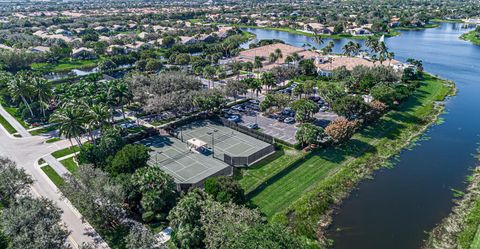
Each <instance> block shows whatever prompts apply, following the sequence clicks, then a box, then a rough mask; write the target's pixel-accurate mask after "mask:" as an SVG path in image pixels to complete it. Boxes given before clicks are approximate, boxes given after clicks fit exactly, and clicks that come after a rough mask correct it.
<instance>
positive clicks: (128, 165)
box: [108, 144, 150, 175]
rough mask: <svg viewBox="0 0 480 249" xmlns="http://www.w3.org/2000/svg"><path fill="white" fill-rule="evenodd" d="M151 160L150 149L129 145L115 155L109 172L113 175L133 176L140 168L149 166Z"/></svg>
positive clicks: (139, 145) (138, 145)
mask: <svg viewBox="0 0 480 249" xmlns="http://www.w3.org/2000/svg"><path fill="white" fill-rule="evenodd" d="M148 159H150V155H149V154H148V148H147V147H145V146H144V145H141V144H135V145H133V144H127V145H125V146H124V147H123V148H122V149H121V150H119V151H118V152H117V154H115V157H114V158H113V160H112V162H111V163H110V165H109V166H108V172H109V173H110V174H112V175H118V174H123V173H127V174H133V173H134V172H135V170H137V169H138V168H141V167H144V166H146V165H147V161H148Z"/></svg>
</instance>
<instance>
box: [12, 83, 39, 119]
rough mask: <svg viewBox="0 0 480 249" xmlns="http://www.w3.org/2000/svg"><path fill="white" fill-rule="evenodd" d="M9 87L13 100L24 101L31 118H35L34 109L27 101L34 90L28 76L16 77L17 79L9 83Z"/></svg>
mask: <svg viewBox="0 0 480 249" xmlns="http://www.w3.org/2000/svg"><path fill="white" fill-rule="evenodd" d="M7 87H8V91H9V92H10V94H11V95H12V98H13V99H19V100H21V101H23V103H24V104H25V106H26V107H27V108H28V111H29V112H30V116H31V117H32V118H33V117H34V115H33V111H32V108H31V107H30V104H29V103H28V101H27V98H29V97H30V96H31V95H32V92H33V88H32V85H31V84H30V82H29V81H28V79H27V78H26V76H22V75H16V77H12V78H11V80H10V82H8V86H7Z"/></svg>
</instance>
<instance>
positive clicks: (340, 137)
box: [325, 118, 360, 144]
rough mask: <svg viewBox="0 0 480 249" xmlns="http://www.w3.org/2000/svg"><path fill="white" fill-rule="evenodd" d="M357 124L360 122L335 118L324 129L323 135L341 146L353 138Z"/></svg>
mask: <svg viewBox="0 0 480 249" xmlns="http://www.w3.org/2000/svg"><path fill="white" fill-rule="evenodd" d="M359 124H360V122H359V121H356V120H355V121H349V120H347V119H346V118H337V119H335V120H333V121H332V122H331V123H330V124H329V125H328V126H327V127H326V128H325V134H327V135H328V136H330V137H331V138H332V140H333V142H334V143H336V144H341V143H344V142H346V141H348V140H349V139H350V138H351V137H352V136H353V134H354V133H355V131H356V130H357V128H358V126H359Z"/></svg>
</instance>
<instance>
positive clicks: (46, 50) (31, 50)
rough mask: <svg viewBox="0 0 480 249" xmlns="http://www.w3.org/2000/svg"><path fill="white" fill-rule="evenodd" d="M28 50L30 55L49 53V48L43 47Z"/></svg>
mask: <svg viewBox="0 0 480 249" xmlns="http://www.w3.org/2000/svg"><path fill="white" fill-rule="evenodd" d="M28 50H29V51H30V52H32V53H48V52H50V48H49V47H45V46H36V47H31V48H29V49H28Z"/></svg>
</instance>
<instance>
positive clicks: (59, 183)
mask: <svg viewBox="0 0 480 249" xmlns="http://www.w3.org/2000/svg"><path fill="white" fill-rule="evenodd" d="M41 169H42V170H43V172H44V173H45V174H46V175H47V176H48V178H50V180H52V182H53V183H54V184H55V185H56V186H57V187H60V186H62V184H64V183H65V181H64V180H63V178H62V177H61V176H60V175H58V174H57V172H55V170H54V169H53V168H52V167H51V166H50V165H47V166H43V167H42V168H41Z"/></svg>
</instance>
